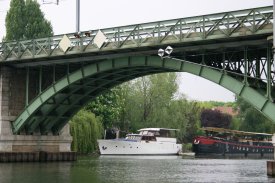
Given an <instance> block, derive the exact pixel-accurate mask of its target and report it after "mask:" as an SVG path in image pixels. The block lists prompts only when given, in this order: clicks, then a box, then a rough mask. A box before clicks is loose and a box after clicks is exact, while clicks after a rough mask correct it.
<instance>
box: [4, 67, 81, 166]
mask: <svg viewBox="0 0 275 183" xmlns="http://www.w3.org/2000/svg"><path fill="white" fill-rule="evenodd" d="M25 77H26V73H25V71H24V70H23V69H21V70H20V69H18V70H15V69H13V68H10V67H5V66H1V67H0V162H17V161H19V162H22V161H65V160H66V161H74V160H76V153H75V152H71V142H72V137H71V135H70V132H69V124H67V125H66V126H65V127H64V128H63V129H62V131H61V132H60V133H59V134H58V135H53V134H51V133H48V134H43V135H42V134H41V133H40V132H39V131H37V132H35V133H32V134H29V133H26V132H24V131H23V132H21V133H19V134H14V133H13V131H12V122H13V121H14V120H15V119H16V116H18V115H19V114H20V113H21V112H22V111H23V110H24V107H25V105H26V104H25V100H26V98H30V100H31V99H32V98H34V97H35V93H34V92H30V93H29V95H28V96H26V92H25V91H26V81H25V79H24V78H25ZM31 79H35V77H31ZM33 83H36V82H33ZM30 88H32V89H31V90H30V91H36V90H35V88H36V86H34V85H32V86H30Z"/></svg>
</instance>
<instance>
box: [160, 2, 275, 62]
mask: <svg viewBox="0 0 275 183" xmlns="http://www.w3.org/2000/svg"><path fill="white" fill-rule="evenodd" d="M274 1H275V0H274ZM172 52H173V48H172V47H171V46H167V47H166V48H165V50H163V49H159V50H158V56H160V57H161V58H170V55H171V53H172ZM165 54H167V55H166V56H165Z"/></svg>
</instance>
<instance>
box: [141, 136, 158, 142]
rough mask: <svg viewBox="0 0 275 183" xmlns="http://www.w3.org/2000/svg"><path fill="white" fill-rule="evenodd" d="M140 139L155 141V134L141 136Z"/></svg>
mask: <svg viewBox="0 0 275 183" xmlns="http://www.w3.org/2000/svg"><path fill="white" fill-rule="evenodd" d="M141 140H145V141H156V137H155V136H142V138H141Z"/></svg>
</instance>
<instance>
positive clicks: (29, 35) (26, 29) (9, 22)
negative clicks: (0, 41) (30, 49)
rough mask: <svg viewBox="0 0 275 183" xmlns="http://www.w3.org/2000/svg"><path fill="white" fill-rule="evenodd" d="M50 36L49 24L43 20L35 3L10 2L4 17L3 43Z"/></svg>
mask: <svg viewBox="0 0 275 183" xmlns="http://www.w3.org/2000/svg"><path fill="white" fill-rule="evenodd" d="M51 35H53V31H52V26H51V23H50V22H49V21H47V20H46V19H45V18H44V14H43V13H42V12H41V10H40V5H39V4H38V3H37V2H36V1H33V0H27V1H26V2H25V1H24V0H11V3H10V9H9V11H8V13H7V16H6V37H5V41H14V40H16V41H17V40H21V39H36V38H42V37H49V36H51Z"/></svg>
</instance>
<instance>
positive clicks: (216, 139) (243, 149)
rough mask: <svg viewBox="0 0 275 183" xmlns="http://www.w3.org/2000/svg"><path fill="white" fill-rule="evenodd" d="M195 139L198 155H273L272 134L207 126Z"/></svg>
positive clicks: (195, 148)
mask: <svg viewBox="0 0 275 183" xmlns="http://www.w3.org/2000/svg"><path fill="white" fill-rule="evenodd" d="M202 130H203V131H205V136H197V137H195V138H194V140H193V152H195V155H196V156H203V155H207V156H208V155H209V156H227V157H270V158H271V157H273V156H274V147H273V144H272V134H267V133H255V132H245V131H238V130H230V129H224V128H215V127H205V128H202Z"/></svg>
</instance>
